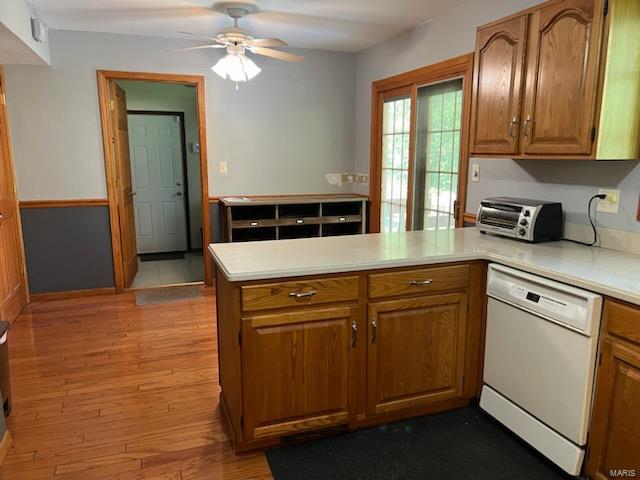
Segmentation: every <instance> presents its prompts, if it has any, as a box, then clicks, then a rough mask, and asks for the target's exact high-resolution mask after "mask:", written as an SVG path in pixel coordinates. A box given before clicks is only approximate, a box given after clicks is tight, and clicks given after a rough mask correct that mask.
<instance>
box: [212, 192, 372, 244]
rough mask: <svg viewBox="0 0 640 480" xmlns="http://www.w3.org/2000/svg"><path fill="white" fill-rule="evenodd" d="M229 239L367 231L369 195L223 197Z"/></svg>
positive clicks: (283, 237) (279, 237) (256, 239)
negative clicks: (367, 196)
mask: <svg viewBox="0 0 640 480" xmlns="http://www.w3.org/2000/svg"><path fill="white" fill-rule="evenodd" d="M220 203H221V204H222V206H223V215H224V220H225V225H226V229H225V240H226V241H228V242H250V241H261V240H285V239H293V238H313V237H329V236H337V235H357V234H360V233H365V232H366V211H367V210H366V206H367V198H366V197H364V196H360V195H319V196H309V195H298V196H283V197H255V198H247V197H244V198H231V197H229V198H221V199H220Z"/></svg>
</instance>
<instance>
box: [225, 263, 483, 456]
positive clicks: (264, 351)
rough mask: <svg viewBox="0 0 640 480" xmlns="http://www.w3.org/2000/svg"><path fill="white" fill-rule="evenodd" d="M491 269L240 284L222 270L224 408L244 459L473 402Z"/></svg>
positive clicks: (461, 267)
mask: <svg viewBox="0 0 640 480" xmlns="http://www.w3.org/2000/svg"><path fill="white" fill-rule="evenodd" d="M485 275H486V265H485V264H484V262H471V263H469V264H464V263H458V264H451V265H445V266H429V267H418V268H400V269H385V270H375V271H371V272H355V273H354V272H351V273H349V274H344V275H317V276H310V277H302V278H295V279H282V280H276V281H271V280H270V281H269V282H260V281H250V282H229V281H228V280H227V279H226V278H225V277H224V274H223V273H222V272H221V270H220V269H218V272H217V278H216V301H217V316H218V362H219V372H220V384H221V387H222V393H221V409H222V412H223V414H224V415H225V416H226V418H227V423H228V425H229V434H230V437H231V441H232V443H233V446H234V449H235V451H236V452H243V451H248V450H255V449H261V448H266V447H268V446H272V445H276V444H278V443H281V442H282V441H283V439H287V440H289V441H290V440H304V439H307V438H316V437H317V436H318V435H326V434H328V433H331V432H333V431H335V430H344V429H355V428H360V427H363V426H371V425H376V424H381V423H386V422H390V421H395V420H399V419H402V418H407V417H411V416H417V415H424V414H427V413H430V412H435V411H442V410H447V409H451V408H458V407H462V406H464V405H468V404H469V403H470V402H471V401H472V399H473V398H475V397H477V395H478V393H479V390H480V385H479V382H480V379H481V378H482V375H481V360H480V359H481V358H482V353H481V349H482V347H481V346H482V344H483V343H484V342H483V336H484V328H483V319H484V317H483V311H484V308H483V306H484V304H485V299H484V286H485Z"/></svg>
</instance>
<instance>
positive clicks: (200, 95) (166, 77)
mask: <svg viewBox="0 0 640 480" xmlns="http://www.w3.org/2000/svg"><path fill="white" fill-rule="evenodd" d="M97 76H98V101H99V107H100V119H101V121H102V146H103V152H104V160H105V174H106V180H107V196H108V199H109V225H110V227H111V248H112V252H113V273H114V280H115V287H116V292H118V293H120V292H122V291H124V289H125V287H124V270H123V265H122V247H121V233H120V222H119V221H118V196H117V189H116V180H117V172H116V168H115V167H116V161H115V155H114V150H113V148H112V144H113V143H112V138H114V134H113V132H112V126H111V114H110V109H109V85H110V83H111V82H113V81H116V80H134V81H146V82H154V83H176V84H183V85H191V86H194V87H195V89H196V108H197V118H198V141H199V142H200V188H201V194H200V196H201V201H202V237H203V238H202V247H203V248H202V256H203V261H204V282H205V284H206V285H211V284H212V280H213V279H212V273H211V272H212V263H211V259H210V258H209V256H208V255H207V251H206V246H207V245H208V244H209V243H210V242H211V219H210V216H209V176H208V169H207V167H208V162H207V125H206V115H205V92H204V76H202V75H183V74H173V73H149V72H127V71H115V70H98V71H97Z"/></svg>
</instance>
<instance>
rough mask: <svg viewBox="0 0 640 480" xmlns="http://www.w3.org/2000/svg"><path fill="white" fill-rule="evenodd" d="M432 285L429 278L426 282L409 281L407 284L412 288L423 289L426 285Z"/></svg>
mask: <svg viewBox="0 0 640 480" xmlns="http://www.w3.org/2000/svg"><path fill="white" fill-rule="evenodd" d="M432 283H433V280H432V279H431V278H429V279H427V280H411V281H410V282H409V285H410V286H412V287H424V286H426V285H431V284H432Z"/></svg>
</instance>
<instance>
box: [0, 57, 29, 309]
mask: <svg viewBox="0 0 640 480" xmlns="http://www.w3.org/2000/svg"><path fill="white" fill-rule="evenodd" d="M6 87H7V82H6V81H5V76H4V67H3V66H2V65H0V97H2V98H0V103H1V104H2V105H0V115H2V123H3V124H4V125H5V129H4V133H5V134H4V135H2V136H0V148H4V151H5V152H6V154H7V164H8V165H9V169H10V172H9V173H10V176H11V178H12V181H13V191H14V196H15V210H14V215H15V217H16V225H17V227H18V242H17V244H18V249H19V250H20V251H19V252H17V253H18V254H19V256H18V260H19V263H20V275H21V278H22V285H23V287H24V299H25V303H31V293H30V292H29V278H28V277H27V261H26V257H25V251H24V250H25V249H24V236H23V234H22V215H21V214H20V202H19V200H18V188H17V187H16V168H15V165H14V162H13V144H12V143H11V130H10V125H9V113H8V112H7V100H6ZM2 144H4V145H2ZM14 320H15V319H11V322H13V321H14Z"/></svg>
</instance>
